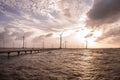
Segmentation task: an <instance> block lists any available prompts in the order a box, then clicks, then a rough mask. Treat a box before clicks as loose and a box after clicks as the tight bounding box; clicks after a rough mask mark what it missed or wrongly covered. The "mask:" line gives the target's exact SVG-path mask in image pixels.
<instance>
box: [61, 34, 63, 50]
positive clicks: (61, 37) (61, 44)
mask: <svg viewBox="0 0 120 80" xmlns="http://www.w3.org/2000/svg"><path fill="white" fill-rule="evenodd" d="M62 35H63V32H62V33H61V34H60V49H62Z"/></svg>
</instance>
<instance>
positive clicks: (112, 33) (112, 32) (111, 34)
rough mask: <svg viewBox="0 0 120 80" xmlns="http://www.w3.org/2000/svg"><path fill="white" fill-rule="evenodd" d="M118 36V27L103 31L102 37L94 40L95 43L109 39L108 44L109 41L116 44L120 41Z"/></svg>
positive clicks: (119, 34)
mask: <svg viewBox="0 0 120 80" xmlns="http://www.w3.org/2000/svg"><path fill="white" fill-rule="evenodd" d="M119 36H120V26H116V27H111V28H107V30H106V31H104V33H103V35H102V36H100V37H98V38H97V39H96V42H100V41H103V40H107V39H110V40H109V41H108V43H109V42H110V41H111V42H114V43H116V42H117V41H119V39H120V37H119Z"/></svg>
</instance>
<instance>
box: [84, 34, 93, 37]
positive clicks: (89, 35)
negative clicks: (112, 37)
mask: <svg viewBox="0 0 120 80" xmlns="http://www.w3.org/2000/svg"><path fill="white" fill-rule="evenodd" d="M92 36H93V33H90V34H88V35H86V36H85V38H90V37H92Z"/></svg>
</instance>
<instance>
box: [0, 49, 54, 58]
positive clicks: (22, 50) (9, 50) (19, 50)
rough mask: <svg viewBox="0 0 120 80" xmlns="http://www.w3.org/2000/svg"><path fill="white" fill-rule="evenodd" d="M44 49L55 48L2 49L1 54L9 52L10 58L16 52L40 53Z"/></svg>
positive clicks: (18, 53)
mask: <svg viewBox="0 0 120 80" xmlns="http://www.w3.org/2000/svg"><path fill="white" fill-rule="evenodd" d="M43 50H53V49H33V48H32V49H29V48H28V49H0V54H7V57H8V58H10V54H12V53H16V54H17V55H18V56H19V55H20V54H21V53H25V54H27V53H30V54H32V53H40V52H41V51H43Z"/></svg>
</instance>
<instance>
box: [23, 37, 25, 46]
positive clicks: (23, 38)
mask: <svg viewBox="0 0 120 80" xmlns="http://www.w3.org/2000/svg"><path fill="white" fill-rule="evenodd" d="M23 48H25V36H24V35H23Z"/></svg>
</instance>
